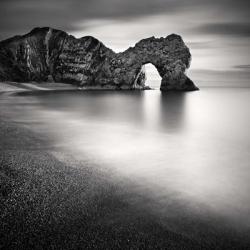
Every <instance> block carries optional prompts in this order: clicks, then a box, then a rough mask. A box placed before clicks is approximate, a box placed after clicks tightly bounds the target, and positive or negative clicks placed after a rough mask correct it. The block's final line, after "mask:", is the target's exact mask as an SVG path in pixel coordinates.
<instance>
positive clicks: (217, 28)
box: [192, 23, 250, 37]
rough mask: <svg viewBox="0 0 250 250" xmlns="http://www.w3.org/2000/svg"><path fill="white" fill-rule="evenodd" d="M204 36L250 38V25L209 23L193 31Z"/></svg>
mask: <svg viewBox="0 0 250 250" xmlns="http://www.w3.org/2000/svg"><path fill="white" fill-rule="evenodd" d="M192 30H193V31H195V32H198V33H202V34H215V35H222V36H233V37H250V23H209V24H203V25H200V26H198V27H195V28H193V29H192Z"/></svg>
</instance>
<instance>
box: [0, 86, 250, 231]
mask: <svg viewBox="0 0 250 250" xmlns="http://www.w3.org/2000/svg"><path fill="white" fill-rule="evenodd" d="M249 104H250V89H249V88H219V87H216V88H215V87H214V88H209V87H202V88H200V90H199V91H194V92H168V93H166V92H161V91H160V90H159V89H154V90H146V91H80V90H79V91H77V90H75V91H54V92H52V91H43V92H41V91H40V92H34V93H32V94H30V93H27V92H25V93H23V94H19V95H15V96H12V97H11V98H9V97H8V99H7V98H6V99H5V101H3V100H2V101H1V106H2V105H3V106H2V108H3V107H5V108H6V111H5V114H6V115H9V116H10V117H12V119H14V120H15V122H17V123H19V124H22V126H25V127H26V128H28V129H30V130H32V131H34V132H36V133H37V134H39V135H40V136H41V137H44V138H48V141H49V143H50V145H51V148H50V149H48V150H51V151H53V152H55V155H56V154H57V156H58V157H59V158H60V152H67V153H69V154H71V155H74V157H76V158H79V160H81V159H82V160H85V161H87V162H88V164H90V165H91V164H93V166H95V168H100V171H103V172H105V173H108V174H109V178H110V179H111V180H112V181H113V182H116V183H120V184H121V185H126V183H127V184H128V183H129V185H130V187H131V188H133V189H134V192H136V193H137V194H140V195H141V196H144V197H145V196H146V197H148V203H145V204H144V206H145V207H147V209H150V210H152V211H153V212H154V213H156V214H157V215H159V216H161V217H162V218H168V220H167V221H168V223H170V224H171V222H170V221H172V223H173V227H175V226H176V225H178V227H179V228H178V230H182V231H183V232H187V231H188V230H191V231H192V230H193V233H197V234H198V233H199V232H195V229H194V228H193V229H190V228H191V226H190V224H189V226H187V224H188V223H186V224H185V219H187V215H186V213H183V212H182V211H184V210H185V211H188V212H189V213H191V214H193V215H198V216H197V218H203V219H204V220H206V221H207V222H209V223H211V224H216V225H217V224H218V225H220V223H218V222H220V221H223V222H224V223H226V224H227V225H230V227H232V228H236V229H237V230H247V231H249V230H250V195H249V194H250V181H249V180H250V105H249ZM2 108H1V109H2ZM2 110H3V109H2ZM13 117H14V118H13ZM17 140H18V138H17ZM56 152H57V153H56ZM130 202H131V203H134V204H136V203H137V202H138V201H137V200H131V201H130ZM176 207H177V208H176ZM185 216H186V217H185ZM163 221H164V219H163ZM180 228H181V229H180Z"/></svg>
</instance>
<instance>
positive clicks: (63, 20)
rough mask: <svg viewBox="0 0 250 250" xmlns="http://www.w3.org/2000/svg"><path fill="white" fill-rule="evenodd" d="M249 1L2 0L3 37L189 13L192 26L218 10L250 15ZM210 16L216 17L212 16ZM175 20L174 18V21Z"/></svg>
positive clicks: (219, 14)
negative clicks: (39, 28) (87, 23)
mask: <svg viewBox="0 0 250 250" xmlns="http://www.w3.org/2000/svg"><path fill="white" fill-rule="evenodd" d="M248 7H249V3H248V1H246V0H238V1H233V0H220V1H217V0H210V1H209V0H189V1H186V0H153V1H152V0H137V1H135V0H70V1H69V0H42V1H41V0H1V2H0V34H1V36H8V35H15V34H22V33H24V32H27V31H29V30H30V29H31V28H33V27H35V26H52V27H55V28H59V29H63V30H68V31H70V30H74V24H75V23H78V22H80V21H84V20H85V21H88V20H94V19H107V18H108V19H113V20H114V21H115V20H122V19H123V20H129V19H131V18H140V17H144V16H148V15H154V14H165V15H174V16H175V18H177V19H178V18H180V19H181V17H182V14H183V13H186V12H189V13H190V15H189V18H188V19H187V20H186V21H187V22H186V21H184V22H183V26H189V25H190V21H196V22H198V23H199V22H200V21H201V20H195V19H196V18H201V17H197V14H199V13H206V12H210V11H211V13H214V12H216V14H217V17H222V18H224V16H225V15H228V16H229V17H230V18H231V19H239V18H240V19H243V21H245V20H247V18H248V14H249V13H248V12H249V11H248ZM211 18H214V17H212V16H211ZM173 22H174V20H173ZM162 25H164V23H163V24H162Z"/></svg>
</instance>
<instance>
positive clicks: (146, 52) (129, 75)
mask: <svg viewBox="0 0 250 250" xmlns="http://www.w3.org/2000/svg"><path fill="white" fill-rule="evenodd" d="M190 59H191V54H190V52H189V49H188V48H187V47H186V45H185V44H184V42H183V40H182V38H181V37H180V36H178V35H174V34H172V35H169V36H167V37H166V38H154V37H151V38H147V39H143V40H141V41H140V42H138V43H137V44H136V45H135V46H134V47H130V48H129V49H127V50H126V51H124V52H122V53H115V52H114V51H112V50H111V49H109V48H107V47H105V46H104V45H103V43H101V42H100V41H98V40H97V39H95V38H94V37H91V36H86V37H82V38H80V39H76V38H75V37H73V36H70V35H68V34H67V33H65V32H63V31H60V30H55V29H51V28H36V29H34V30H32V31H31V32H30V33H28V34H26V35H24V36H16V37H13V38H10V39H7V40H5V41H2V42H0V80H1V81H20V82H21V81H22V82H23V81H26V82H27V81H28V82H29V81H36V82H42V81H55V82H67V83H72V84H78V85H79V86H82V87H84V88H87V89H100V88H101V89H145V88H147V87H146V86H145V79H146V73H145V70H144V66H143V65H144V64H147V63H152V64H153V65H154V66H155V67H156V69H157V70H158V72H159V74H160V76H161V77H162V82H161V90H163V91H165V90H197V89H198V88H197V87H196V86H195V85H194V84H193V82H192V81H191V80H190V79H189V78H188V77H187V76H186V75H185V70H186V69H187V68H188V67H189V64H190Z"/></svg>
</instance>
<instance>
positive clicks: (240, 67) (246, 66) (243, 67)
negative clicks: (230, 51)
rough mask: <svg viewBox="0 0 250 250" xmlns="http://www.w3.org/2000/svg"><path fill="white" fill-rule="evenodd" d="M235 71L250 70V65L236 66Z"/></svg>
mask: <svg viewBox="0 0 250 250" xmlns="http://www.w3.org/2000/svg"><path fill="white" fill-rule="evenodd" d="M234 68H235V69H242V70H250V64H242V65H235V66H234Z"/></svg>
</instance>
